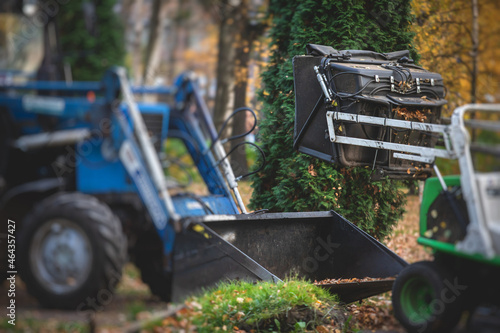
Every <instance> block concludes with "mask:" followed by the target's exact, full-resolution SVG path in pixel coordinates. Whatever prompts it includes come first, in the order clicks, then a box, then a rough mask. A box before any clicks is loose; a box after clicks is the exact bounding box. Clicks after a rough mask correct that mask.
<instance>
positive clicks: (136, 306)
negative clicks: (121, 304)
mask: <svg viewBox="0 0 500 333" xmlns="http://www.w3.org/2000/svg"><path fill="white" fill-rule="evenodd" d="M146 310H147V307H146V305H145V304H144V302H141V301H134V302H132V303H130V304H128V305H127V318H128V319H129V320H136V319H137V315H138V314H139V313H141V312H144V311H146Z"/></svg>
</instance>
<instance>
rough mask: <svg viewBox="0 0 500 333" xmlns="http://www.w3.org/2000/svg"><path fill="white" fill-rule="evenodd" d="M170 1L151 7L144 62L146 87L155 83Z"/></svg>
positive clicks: (154, 2) (157, 0)
mask: <svg viewBox="0 0 500 333" xmlns="http://www.w3.org/2000/svg"><path fill="white" fill-rule="evenodd" d="M167 4H168V1H162V0H154V1H153V5H152V7H151V20H150V29H149V40H148V45H147V51H146V60H145V62H144V71H143V74H142V81H143V83H144V84H146V85H151V84H153V83H154V78H155V75H156V71H157V69H158V66H159V63H160V55H161V41H162V39H163V19H162V18H163V17H165V14H166V7H167Z"/></svg>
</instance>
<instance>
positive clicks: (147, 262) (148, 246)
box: [135, 228, 172, 302]
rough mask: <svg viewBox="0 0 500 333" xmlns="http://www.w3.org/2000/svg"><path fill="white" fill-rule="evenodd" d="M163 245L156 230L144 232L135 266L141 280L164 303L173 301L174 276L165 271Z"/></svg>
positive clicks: (139, 242)
mask: <svg viewBox="0 0 500 333" xmlns="http://www.w3.org/2000/svg"><path fill="white" fill-rule="evenodd" d="M162 249H163V248H162V243H161V241H160V238H159V236H158V234H157V233H156V230H153V229H152V228H151V229H150V230H148V231H144V232H143V233H141V234H140V235H139V237H138V241H137V246H136V249H135V250H136V256H135V265H136V266H137V268H138V269H139V270H140V271H141V280H142V282H144V283H145V284H147V285H148V287H149V289H150V291H151V294H153V295H155V296H158V297H159V298H160V299H161V300H162V301H164V302H170V301H171V300H172V274H169V273H167V272H165V271H164V269H163V255H162Z"/></svg>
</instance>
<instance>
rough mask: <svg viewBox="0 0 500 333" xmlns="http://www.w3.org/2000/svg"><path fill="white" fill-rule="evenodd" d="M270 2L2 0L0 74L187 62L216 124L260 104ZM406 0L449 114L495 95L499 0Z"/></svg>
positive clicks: (165, 68) (239, 127) (54, 76)
mask: <svg viewBox="0 0 500 333" xmlns="http://www.w3.org/2000/svg"><path fill="white" fill-rule="evenodd" d="M268 5H269V4H268V0H99V1H98V0H71V1H68V0H43V1H37V0H24V1H22V0H4V1H2V3H1V4H0V71H1V72H0V79H3V80H9V76H10V75H12V72H10V74H8V73H7V72H6V71H5V70H10V71H12V70H16V71H20V72H23V76H24V78H26V79H39V80H66V81H73V80H75V81H80V80H95V81H97V80H100V79H101V77H102V75H103V73H104V71H105V70H106V69H107V68H109V67H110V66H113V65H119V66H126V68H127V69H128V73H129V76H130V78H131V80H132V82H133V84H135V85H143V84H144V85H168V84H171V83H172V82H173V80H174V78H175V77H176V75H178V74H180V73H181V72H184V71H186V70H189V71H192V72H194V73H195V74H196V75H197V77H198V81H199V85H200V87H201V88H202V92H203V94H204V97H205V99H206V101H207V103H208V105H209V107H210V108H211V110H212V112H213V115H214V121H215V124H216V126H217V127H219V126H220V125H221V124H222V122H223V120H224V119H226V117H227V115H228V114H229V113H230V112H231V110H234V109H235V108H237V107H241V106H245V105H247V106H250V107H252V108H254V109H256V110H257V111H258V110H259V102H258V98H257V95H258V94H257V92H258V91H259V89H260V88H261V84H260V79H259V77H260V73H262V71H263V70H264V68H265V66H266V60H267V59H268V56H269V51H270V48H271V47H272V45H269V44H270V41H269V39H268V38H266V32H267V31H268V28H269V24H270V17H269V14H268ZM412 6H413V14H414V23H413V30H414V32H415V42H414V47H415V48H416V49H417V50H418V52H419V54H420V59H419V60H418V63H419V64H420V65H422V66H423V67H425V68H427V69H429V70H431V71H434V72H438V73H440V74H441V75H442V76H443V77H444V80H445V85H446V87H447V89H448V94H447V99H448V102H449V103H448V106H446V107H445V109H446V110H448V114H449V112H451V111H450V110H453V109H454V108H455V107H457V106H459V105H463V104H466V103H474V102H480V103H485V102H488V103H494V102H499V101H500V66H498V61H499V60H498V59H499V56H500V38H498V34H499V32H500V24H499V23H498V19H497V17H498V15H499V14H500V8H499V6H498V2H497V1H495V0H481V1H479V0H472V1H469V0H458V1H452V0H439V1H431V0H415V1H413V3H412ZM311 42H312V43H314V41H311ZM332 46H333V47H335V45H332ZM387 51H393V50H387ZM238 117H239V118H238ZM238 117H236V119H235V121H234V122H233V124H234V125H233V126H234V127H235V128H233V131H235V132H239V133H241V132H243V129H244V128H245V126H246V125H245V121H244V120H245V119H244V117H246V115H245V114H244V113H243V114H241V115H239V116H238ZM237 143H238V140H236V141H235V142H234V144H237ZM245 158H246V156H244V155H242V154H235V156H233V159H237V160H239V164H240V165H247V164H246V163H245V161H244V160H245Z"/></svg>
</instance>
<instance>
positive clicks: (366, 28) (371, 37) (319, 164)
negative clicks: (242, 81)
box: [250, 0, 418, 240]
mask: <svg viewBox="0 0 500 333" xmlns="http://www.w3.org/2000/svg"><path fill="white" fill-rule="evenodd" d="M270 15H271V19H272V27H271V30H270V37H271V40H272V43H271V46H270V47H271V48H272V54H271V59H270V65H269V67H268V69H267V70H266V72H264V74H263V83H264V89H263V90H262V91H261V93H260V97H261V99H262V101H263V110H262V112H263V120H262V122H261V124H260V132H259V138H260V142H261V146H262V149H263V150H264V152H265V153H266V156H267V161H268V162H267V165H266V166H265V168H264V169H263V170H262V171H261V172H260V173H258V174H256V175H254V176H253V179H252V180H253V188H254V192H253V195H252V199H251V202H250V207H251V208H253V209H259V208H266V209H269V210H270V211H317V210H335V211H337V212H338V213H340V214H342V215H343V216H344V217H346V218H347V219H348V220H349V221H351V222H353V223H354V224H356V225H357V226H358V227H360V228H361V229H363V230H365V231H366V232H368V233H370V234H371V235H373V236H374V237H376V238H378V239H380V240H384V238H385V237H386V236H388V235H389V234H390V232H391V230H392V228H393V226H394V225H395V223H396V222H397V221H398V219H399V218H400V217H401V216H402V214H403V212H404V203H405V196H404V193H402V192H401V191H400V190H399V189H398V182H395V181H391V180H383V181H371V180H370V175H371V170H369V169H366V168H344V167H341V166H337V165H333V164H329V163H326V162H323V161H321V160H319V159H316V158H314V157H311V156H307V155H305V154H302V153H298V152H297V151H294V150H293V147H292V146H293V127H294V126H293V125H294V113H295V105H294V104H295V103H294V98H295V97H294V92H293V68H292V58H293V56H295V55H300V54H304V53H305V46H306V45H307V44H308V43H313V44H324V45H330V46H332V47H334V48H336V49H338V50H342V49H365V50H373V51H377V52H389V51H396V50H402V49H410V50H411V52H412V57H413V58H414V59H415V60H417V57H418V55H417V54H416V52H415V51H414V49H413V48H412V45H411V43H412V38H413V34H412V32H411V31H410V24H411V20H412V15H411V7H410V1H408V0H401V1H393V0H376V1H372V0H339V1H328V0H324V1H318V0H271V3H270Z"/></svg>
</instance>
